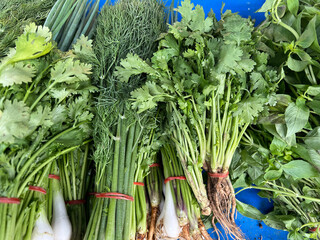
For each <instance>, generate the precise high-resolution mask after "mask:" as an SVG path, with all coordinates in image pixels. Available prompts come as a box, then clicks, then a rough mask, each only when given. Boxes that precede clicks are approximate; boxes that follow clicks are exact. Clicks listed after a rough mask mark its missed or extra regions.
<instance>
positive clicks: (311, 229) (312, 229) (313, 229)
mask: <svg viewBox="0 0 320 240" xmlns="http://www.w3.org/2000/svg"><path fill="white" fill-rule="evenodd" d="M319 230H320V227H319ZM309 231H310V232H315V231H317V228H316V227H314V228H310V229H309Z"/></svg>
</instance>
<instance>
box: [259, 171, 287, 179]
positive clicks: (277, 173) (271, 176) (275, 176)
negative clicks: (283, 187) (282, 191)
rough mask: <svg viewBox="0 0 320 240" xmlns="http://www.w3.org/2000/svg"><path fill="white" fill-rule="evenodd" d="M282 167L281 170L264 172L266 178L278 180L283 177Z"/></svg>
mask: <svg viewBox="0 0 320 240" xmlns="http://www.w3.org/2000/svg"><path fill="white" fill-rule="evenodd" d="M282 172H283V171H282V169H279V170H269V171H268V172H266V174H264V179H265V180H267V181H274V180H277V179H279V178H280V177H281V175H282Z"/></svg>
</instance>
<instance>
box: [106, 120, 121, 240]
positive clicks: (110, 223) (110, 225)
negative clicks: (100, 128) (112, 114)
mask: <svg viewBox="0 0 320 240" xmlns="http://www.w3.org/2000/svg"><path fill="white" fill-rule="evenodd" d="M122 123H123V121H122V119H121V118H120V117H119V120H118V125H117V135H116V139H115V141H116V143H115V148H114V157H113V167H112V169H113V170H112V184H111V192H117V190H118V174H119V169H118V168H119V157H120V147H121V146H120V142H121V141H123V139H120V134H121V127H122ZM116 205H117V200H116V199H110V204H109V208H108V220H107V227H106V240H114V239H115V234H116V233H115V230H116Z"/></svg>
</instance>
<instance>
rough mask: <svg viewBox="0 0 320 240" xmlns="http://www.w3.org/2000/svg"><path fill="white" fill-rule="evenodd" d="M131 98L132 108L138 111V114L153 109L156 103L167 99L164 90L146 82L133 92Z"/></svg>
mask: <svg viewBox="0 0 320 240" xmlns="http://www.w3.org/2000/svg"><path fill="white" fill-rule="evenodd" d="M131 96H132V97H133V98H134V99H135V102H134V103H133V108H136V109H139V111H138V112H139V113H140V112H144V111H146V110H148V109H153V108H155V107H156V106H157V103H158V102H161V101H164V100H165V99H166V97H168V95H167V94H166V93H165V92H164V90H163V89H162V88H161V87H159V86H158V85H156V84H155V83H154V82H146V84H145V85H144V86H142V87H141V88H138V89H136V90H134V91H133V92H132V93H131Z"/></svg>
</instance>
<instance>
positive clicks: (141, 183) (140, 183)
mask: <svg viewBox="0 0 320 240" xmlns="http://www.w3.org/2000/svg"><path fill="white" fill-rule="evenodd" d="M133 184H134V185H137V186H144V183H143V182H134V183H133Z"/></svg>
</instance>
